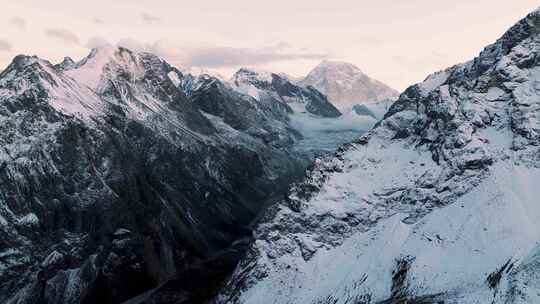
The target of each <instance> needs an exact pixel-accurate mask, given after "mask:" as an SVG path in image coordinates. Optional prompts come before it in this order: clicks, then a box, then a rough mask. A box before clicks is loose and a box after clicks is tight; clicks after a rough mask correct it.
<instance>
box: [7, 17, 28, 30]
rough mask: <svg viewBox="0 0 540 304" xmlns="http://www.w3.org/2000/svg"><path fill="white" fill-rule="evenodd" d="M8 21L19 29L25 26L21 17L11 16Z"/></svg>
mask: <svg viewBox="0 0 540 304" xmlns="http://www.w3.org/2000/svg"><path fill="white" fill-rule="evenodd" d="M9 23H10V24H12V25H13V26H15V27H17V28H19V29H21V30H22V29H24V28H25V27H26V20H24V19H23V18H21V17H13V18H11V19H9Z"/></svg>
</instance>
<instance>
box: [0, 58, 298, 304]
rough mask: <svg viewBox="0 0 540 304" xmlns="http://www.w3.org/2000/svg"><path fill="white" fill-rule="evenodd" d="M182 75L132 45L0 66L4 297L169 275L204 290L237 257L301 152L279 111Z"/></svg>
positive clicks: (62, 297)
mask: <svg viewBox="0 0 540 304" xmlns="http://www.w3.org/2000/svg"><path fill="white" fill-rule="evenodd" d="M183 78H185V75H183V74H182V73H181V72H180V71H178V70H177V69H175V68H173V67H171V66H170V65H169V64H167V63H166V62H165V61H163V60H162V59H160V58H158V57H156V56H154V55H152V54H148V53H135V52H131V51H129V50H127V49H124V48H101V49H95V50H93V51H92V52H91V53H90V55H89V56H87V57H86V58H84V59H83V60H81V61H80V62H76V63H75V62H73V61H72V60H69V59H66V60H64V62H63V63H61V64H59V65H57V66H53V65H52V64H50V63H49V62H47V61H46V60H42V59H39V58H37V57H28V56H18V57H16V58H15V59H14V60H13V62H12V63H11V65H10V66H9V67H8V68H7V69H6V70H4V71H3V72H2V73H0V147H1V148H0V302H2V303H119V302H122V301H124V300H127V299H129V298H131V297H133V296H136V295H138V294H140V293H142V292H145V291H147V290H149V289H151V288H155V287H157V286H164V285H167V284H172V285H173V286H174V290H175V293H174V294H171V293H167V294H166V296H167V297H169V299H174V301H176V302H182V301H195V302H196V301H202V300H201V298H204V297H207V296H208V295H209V292H210V291H211V290H212V288H213V285H214V284H216V282H219V279H220V278H222V277H223V275H225V274H226V273H227V271H229V270H230V269H231V267H233V265H234V262H235V261H236V259H237V257H236V256H238V254H239V253H240V252H241V251H242V250H241V247H242V246H243V245H242V242H238V240H239V239H241V238H242V237H243V236H247V235H249V230H248V226H249V224H250V223H251V221H252V220H253V219H254V218H255V217H256V216H257V214H258V211H259V210H260V208H262V206H264V202H265V201H266V200H267V199H268V198H270V197H272V196H275V195H279V194H280V192H281V191H283V190H284V189H286V186H287V185H288V184H289V183H290V181H291V180H292V179H293V178H294V177H295V175H296V174H298V173H299V172H301V171H302V170H303V168H304V167H305V166H306V159H305V158H304V157H303V156H299V155H297V154H295V153H294V151H292V147H291V143H292V142H294V138H295V136H297V135H296V134H294V133H293V132H289V131H288V130H287V124H286V119H285V118H284V116H283V114H282V113H278V112H277V111H275V112H273V111H271V110H268V109H266V108H264V107H262V106H257V107H255V106H254V105H253V104H251V103H250V102H251V101H252V100H244V99H242V98H243V97H242V96H239V95H234V94H233V93H234V91H232V90H230V92H229V91H227V90H224V89H222V88H221V87H220V86H214V85H211V84H209V85H201V86H198V87H197V88H194V89H192V90H190V91H189V92H185V91H184V90H183V88H182V87H181V86H180V85H181V80H182V79H183ZM187 93H189V95H190V96H189V97H188V96H187V95H186V94H187ZM203 94H213V95H211V96H212V98H200V96H204V95H203ZM197 96H199V97H197ZM214 97H215V98H214ZM225 97H226V98H225ZM230 103H233V104H234V105H236V103H237V104H238V107H239V108H238V109H237V110H238V111H240V110H242V109H244V108H245V109H246V116H244V117H238V116H236V117H228V114H229V113H233V112H234V111H233V110H231V109H229V108H228V107H230V106H231V104H230ZM242 107H244V108H242ZM263 120H264V121H263ZM231 246H232V247H231ZM222 250H225V251H222ZM216 253H218V255H216ZM194 269H197V271H194ZM194 272H195V273H196V274H197V275H196V276H194V275H193V273H194ZM185 276H190V280H189V281H186V280H183V279H182V278H184V277H185ZM197 299H198V300H197ZM171 301H172V300H171Z"/></svg>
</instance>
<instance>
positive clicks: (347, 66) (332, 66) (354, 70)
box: [310, 59, 363, 75]
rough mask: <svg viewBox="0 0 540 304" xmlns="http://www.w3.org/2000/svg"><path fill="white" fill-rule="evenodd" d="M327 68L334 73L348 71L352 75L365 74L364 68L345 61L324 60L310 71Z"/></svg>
mask: <svg viewBox="0 0 540 304" xmlns="http://www.w3.org/2000/svg"><path fill="white" fill-rule="evenodd" d="M318 70H326V71H327V72H333V73H346V74H351V75H358V74H363V72H362V70H361V69H360V68H359V67H357V66H356V65H354V64H352V63H348V62H345V61H335V60H326V59H325V60H323V61H321V63H319V64H318V65H317V66H316V67H315V68H314V69H313V70H312V71H311V72H310V73H315V72H317V71H318Z"/></svg>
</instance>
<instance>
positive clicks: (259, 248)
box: [215, 9, 540, 304]
mask: <svg viewBox="0 0 540 304" xmlns="http://www.w3.org/2000/svg"><path fill="white" fill-rule="evenodd" d="M539 180H540V9H539V10H536V11H534V12H532V13H531V14H529V15H528V16H526V17H525V18H524V19H523V20H521V21H519V22H518V23H517V24H516V25H514V26H513V27H512V28H510V29H509V30H508V31H507V32H506V33H505V34H504V35H503V36H502V37H501V38H500V39H499V40H497V41H496V42H495V43H494V44H492V45H490V46H488V47H486V48H485V49H484V50H483V51H482V52H481V53H480V55H479V56H478V57H477V58H475V59H474V60H472V61H469V62H467V63H464V64H460V65H456V66H454V67H451V68H449V69H447V70H444V71H441V72H438V73H435V74H433V75H431V76H429V77H428V78H427V79H426V80H425V81H424V82H422V83H419V84H416V85H413V86H411V87H409V88H408V89H407V90H406V91H405V92H403V93H402V94H401V95H400V96H399V98H398V100H397V101H396V102H395V103H394V104H393V105H392V106H391V107H390V109H389V111H388V112H387V113H386V114H385V116H384V119H382V120H381V121H380V122H378V123H377V125H376V126H375V127H374V128H373V129H372V130H371V131H370V132H368V133H367V134H365V135H363V136H362V137H361V138H360V139H358V140H355V141H354V142H352V143H351V144H348V145H345V146H343V147H342V148H341V149H340V150H339V151H338V152H336V154H335V155H333V156H329V157H326V158H319V159H317V160H316V162H315V164H314V165H313V166H312V167H311V168H310V169H309V170H308V171H307V173H306V176H305V178H304V180H303V181H302V182H299V183H296V184H295V185H293V186H292V187H291V189H290V191H289V194H288V197H287V199H285V200H283V201H281V202H280V203H279V204H276V205H274V206H273V207H272V208H270V209H269V210H268V211H267V212H266V214H265V216H264V217H263V219H262V220H261V222H260V224H259V225H258V227H257V228H256V230H255V238H256V240H255V241H254V243H253V244H252V245H251V247H250V249H249V251H248V254H247V256H246V257H244V258H243V259H242V261H241V262H240V264H239V266H238V267H237V269H236V270H235V273H234V275H233V276H232V277H231V278H230V280H229V282H228V284H227V285H226V286H225V287H224V288H223V289H222V292H221V294H220V296H219V297H217V298H216V299H215V302H216V303H244V304H247V303H305V304H308V303H309V304H323V303H324V304H329V303H332V304H345V303H356V304H359V303H362V304H368V303H461V304H462V303H471V304H472V303H501V304H502V303H505V304H507V303H538V302H540V296H539V295H540V278H539V276H538V273H539V271H540V245H539V244H540V224H539V221H538V219H539V218H540V204H539V201H538V197H540V190H539V189H538V181H539Z"/></svg>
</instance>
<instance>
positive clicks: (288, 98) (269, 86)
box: [231, 68, 341, 117]
mask: <svg viewBox="0 0 540 304" xmlns="http://www.w3.org/2000/svg"><path fill="white" fill-rule="evenodd" d="M231 83H232V84H233V85H234V86H235V87H236V88H237V90H238V91H240V92H242V93H245V94H248V95H250V96H252V97H253V98H255V99H257V100H265V99H277V100H279V101H281V102H282V103H283V104H285V105H288V106H289V107H291V112H309V113H311V114H314V115H317V116H321V117H338V116H340V115H341V113H340V112H339V110H338V109H337V108H336V107H335V106H334V105H333V104H332V103H330V102H329V101H328V99H327V98H326V96H325V95H323V94H321V92H319V91H318V90H316V89H315V88H313V87H311V86H308V87H306V88H304V87H301V86H298V85H295V84H293V83H292V82H291V81H290V80H289V79H287V78H286V77H285V76H284V75H278V74H275V73H270V72H262V71H255V70H253V69H246V68H242V69H240V70H239V71H238V72H236V73H235V74H234V75H233V77H232V79H231Z"/></svg>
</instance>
